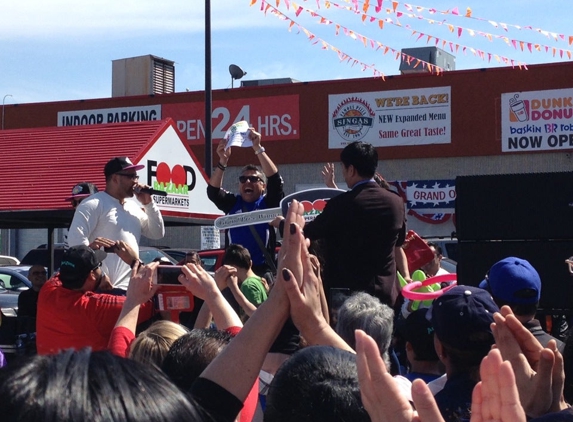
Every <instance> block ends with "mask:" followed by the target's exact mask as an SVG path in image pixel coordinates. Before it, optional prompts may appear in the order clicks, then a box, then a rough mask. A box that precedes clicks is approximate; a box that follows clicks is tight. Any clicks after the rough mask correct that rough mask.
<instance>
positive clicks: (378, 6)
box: [375, 0, 384, 13]
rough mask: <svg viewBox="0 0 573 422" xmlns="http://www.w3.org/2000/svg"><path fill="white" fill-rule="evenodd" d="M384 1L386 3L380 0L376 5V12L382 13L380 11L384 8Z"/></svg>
mask: <svg viewBox="0 0 573 422" xmlns="http://www.w3.org/2000/svg"><path fill="white" fill-rule="evenodd" d="M382 3H384V0H378V5H377V6H376V9H375V10H376V13H380V11H381V10H382Z"/></svg>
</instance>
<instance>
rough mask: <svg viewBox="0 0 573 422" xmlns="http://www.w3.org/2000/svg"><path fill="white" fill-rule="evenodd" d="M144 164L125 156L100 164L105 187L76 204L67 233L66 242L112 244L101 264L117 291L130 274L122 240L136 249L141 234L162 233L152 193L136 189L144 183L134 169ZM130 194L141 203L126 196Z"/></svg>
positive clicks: (96, 245) (124, 286)
mask: <svg viewBox="0 0 573 422" xmlns="http://www.w3.org/2000/svg"><path fill="white" fill-rule="evenodd" d="M144 167H145V166H144V165H141V164H133V163H132V162H131V160H130V159H129V158H128V157H114V158H112V159H111V160H109V161H108V162H107V164H106V165H105V167H104V175H105V191H104V192H98V193H96V194H94V195H92V196H91V197H90V198H88V199H86V200H84V201H83V202H82V203H81V204H80V205H79V206H78V208H77V209H76V212H75V214H74V219H73V220H72V225H71V226H70V230H69V233H68V244H69V245H86V246H89V247H90V248H92V249H94V250H96V249H100V248H106V250H109V249H110V248H113V247H115V249H114V252H115V253H112V254H110V255H109V256H108V258H107V259H106V260H105V262H104V263H103V267H102V268H103V270H104V272H105V273H106V274H107V275H109V279H110V282H111V284H112V285H113V288H114V289H116V290H115V293H117V294H122V293H124V292H125V291H126V290H127V286H128V284H129V278H130V275H131V268H130V265H131V262H126V261H125V260H126V259H127V257H128V255H129V254H124V253H123V252H124V251H123V249H122V245H123V243H122V242H125V244H127V245H128V246H129V247H130V249H132V250H133V251H136V253H137V251H139V239H140V237H141V235H144V236H146V237H148V238H150V239H161V238H162V237H163V236H164V235H165V227H164V223H163V217H162V216H161V212H160V211H159V208H158V207H157V205H156V204H155V202H154V201H153V197H152V196H151V195H150V194H148V193H144V192H142V191H140V190H139V189H138V188H142V187H144V186H143V185H141V184H140V183H139V175H138V174H137V171H138V170H142V169H143V168H144ZM134 196H135V197H136V198H137V200H138V201H139V202H140V203H141V204H142V205H143V206H141V205H139V204H137V203H136V202H135V201H132V200H130V198H132V197H134ZM122 257H123V259H122ZM135 258H138V257H137V256H135Z"/></svg>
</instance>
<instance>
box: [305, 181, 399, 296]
mask: <svg viewBox="0 0 573 422" xmlns="http://www.w3.org/2000/svg"><path fill="white" fill-rule="evenodd" d="M405 232H406V223H405V215H404V203H403V201H402V199H401V198H400V197H399V196H398V195H397V194H395V193H394V192H392V191H389V190H387V189H384V188H381V187H380V186H378V185H377V184H376V183H375V182H374V181H371V182H367V183H363V184H360V185H358V186H355V187H354V189H352V190H350V191H348V192H345V193H343V194H340V195H338V196H336V197H334V198H332V199H330V200H329V201H328V203H327V205H326V207H325V208H324V211H323V212H322V214H320V215H318V216H317V217H316V219H315V220H314V221H312V222H310V223H308V224H307V225H305V227H304V233H305V236H306V237H308V238H309V239H311V240H317V239H323V240H324V245H323V247H324V252H325V256H324V259H325V263H324V283H325V287H326V288H349V289H351V290H353V291H366V292H367V293H370V294H373V295H375V296H377V297H378V298H379V299H380V300H381V301H383V302H384V303H387V304H390V305H393V304H394V301H395V300H396V297H397V295H398V289H397V287H396V261H395V259H394V247H395V246H396V245H398V246H400V245H401V244H402V242H403V241H404V236H405Z"/></svg>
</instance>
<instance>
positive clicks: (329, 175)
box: [321, 163, 338, 189]
mask: <svg viewBox="0 0 573 422" xmlns="http://www.w3.org/2000/svg"><path fill="white" fill-rule="evenodd" d="M321 174H322V180H323V181H324V184H325V185H326V186H327V187H329V188H333V189H338V186H336V182H335V181H334V163H326V164H325V165H324V167H323V168H322V172H321Z"/></svg>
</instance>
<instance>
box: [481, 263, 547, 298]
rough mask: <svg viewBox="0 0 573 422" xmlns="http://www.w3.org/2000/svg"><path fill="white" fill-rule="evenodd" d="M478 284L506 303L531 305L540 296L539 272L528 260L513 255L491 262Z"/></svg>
mask: <svg viewBox="0 0 573 422" xmlns="http://www.w3.org/2000/svg"><path fill="white" fill-rule="evenodd" d="M479 286H480V287H481V288H482V289H485V290H487V291H489V292H490V293H491V294H492V296H493V297H494V298H496V299H499V300H501V301H503V302H505V303H508V304H516V305H531V304H535V303H537V302H539V298H540V297H541V278H540V277H539V273H538V272H537V271H536V270H535V268H533V266H532V265H531V264H530V263H529V262H528V261H526V260H525V259H521V258H517V257H515V256H510V257H508V258H505V259H502V260H501V261H498V262H496V263H495V264H493V266H492V267H491V268H490V270H489V272H488V274H487V275H486V278H485V279H484V280H483V281H482V282H481V283H480V285H479Z"/></svg>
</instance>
